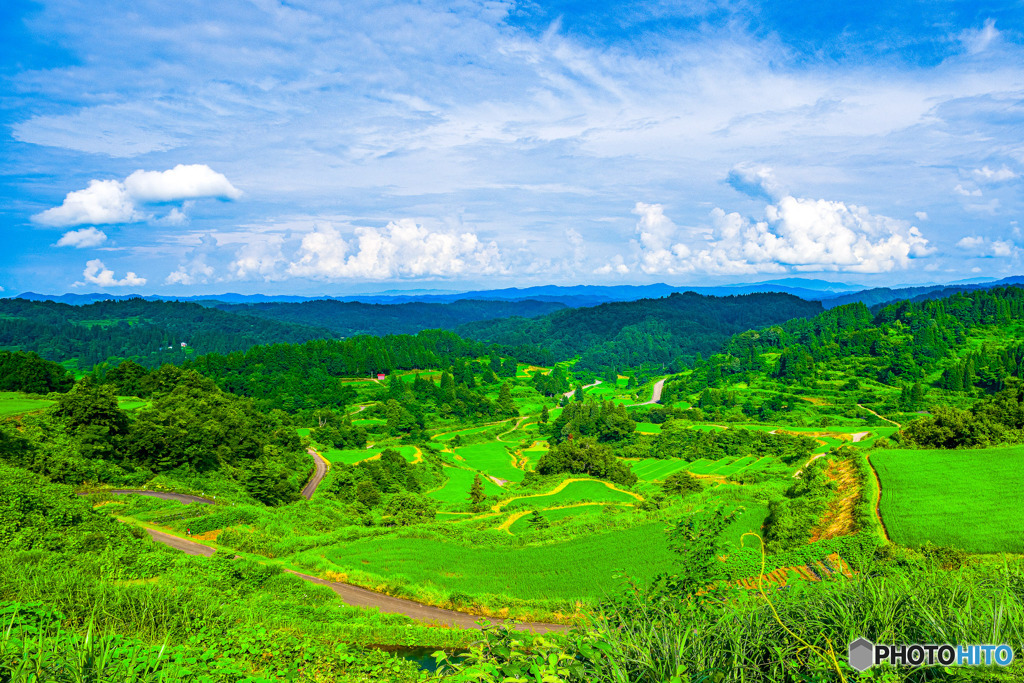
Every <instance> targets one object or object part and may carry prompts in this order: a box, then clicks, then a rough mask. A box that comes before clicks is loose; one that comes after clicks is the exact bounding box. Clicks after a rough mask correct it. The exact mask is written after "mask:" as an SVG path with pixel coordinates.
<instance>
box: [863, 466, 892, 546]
mask: <svg viewBox="0 0 1024 683" xmlns="http://www.w3.org/2000/svg"><path fill="white" fill-rule="evenodd" d="M864 461H865V462H866V463H867V464H868V469H869V470H871V474H872V475H873V476H874V477H875V486H877V487H878V496H877V497H876V498H875V505H874V507H875V519H877V520H878V526H879V528H881V530H882V536H884V537H885V540H886V541H888V542H889V543H892V539H891V538H889V530H888V529H886V528H885V522H884V521H882V478H881V477H879V476H878V470H876V469H875V466H874V465H873V464H871V455H870V454H868V453H865V454H864Z"/></svg>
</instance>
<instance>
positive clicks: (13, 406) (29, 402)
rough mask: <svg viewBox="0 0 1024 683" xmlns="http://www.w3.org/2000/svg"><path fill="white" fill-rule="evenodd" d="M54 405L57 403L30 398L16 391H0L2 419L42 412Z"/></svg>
mask: <svg viewBox="0 0 1024 683" xmlns="http://www.w3.org/2000/svg"><path fill="white" fill-rule="evenodd" d="M54 403H56V401H51V400H49V399H45V398H29V397H27V396H25V395H24V394H20V393H18V392H16V391H0V417H6V416H8V415H18V414H19V413H30V412H32V411H34V410H42V409H43V408H47V407H49V406H52V405H53V404H54Z"/></svg>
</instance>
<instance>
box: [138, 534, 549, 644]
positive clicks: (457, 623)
mask: <svg viewBox="0 0 1024 683" xmlns="http://www.w3.org/2000/svg"><path fill="white" fill-rule="evenodd" d="M146 531H147V532H149V535H150V536H151V537H152V538H153V540H154V541H156V542H158V543H163V544H164V545H167V546H170V547H172V548H175V549H176V550H180V551H182V552H183V553H187V554H189V555H204V556H206V557H209V556H210V555H213V553H214V552H216V550H215V549H214V548H211V547H210V546H208V545H205V544H203V543H197V542H196V541H190V540H188V539H184V538H179V537H178V536H172V535H171V534H165V533H163V532H161V531H156V530H154V529H146ZM285 571H286V572H288V573H289V574H294V575H295V576H297V577H299V578H300V579H302V580H304V581H309V582H310V583H317V584H320V585H321V586H327V587H328V588H330V589H331V590H332V591H334V592H335V593H336V594H337V596H338V597H339V598H341V600H342V602H344V603H345V604H347V605H351V606H353V607H365V608H373V607H376V608H377V609H379V610H380V611H381V612H388V613H391V614H404V615H405V616H407V617H410V618H412V619H416V620H417V621H423V622H426V623H430V624H437V625H440V626H448V627H452V628H466V629H479V628H480V625H479V624H477V623H476V622H477V620H478V619H481V618H482V617H480V616H477V615H475V614H466V613H465V612H456V611H455V610H450V609H442V608H440V607H433V606H432V605H424V604H422V603H419V602H415V601H413V600H406V599H404V598H396V597H393V596H391V595H384V594H383V593H377V592H376V591H371V590H368V589H366V588H360V587H359V586H352V585H349V584H347V583H338V582H337V581H328V580H327V579H319V578H317V577H315V576H310V575H309V574H303V573H301V572H296V571H292V570H291V569H286V570H285ZM488 620H489V621H490V622H491V623H494V624H501V623H503V622H504V620H503V619H499V618H497V617H489V618H488ZM515 627H516V629H517V630H521V631H529V632H531V633H550V632H561V631H566V630H568V627H567V626H565V625H563V624H546V623H542V622H527V623H517V624H516V625H515Z"/></svg>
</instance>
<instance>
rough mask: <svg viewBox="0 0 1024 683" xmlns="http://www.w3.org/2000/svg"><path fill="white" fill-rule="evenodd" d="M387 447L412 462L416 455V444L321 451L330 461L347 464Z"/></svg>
mask: <svg viewBox="0 0 1024 683" xmlns="http://www.w3.org/2000/svg"><path fill="white" fill-rule="evenodd" d="M385 448H393V449H394V450H396V451H398V452H399V453H401V454H402V456H403V457H404V458H405V459H406V460H408V461H409V462H412V461H413V459H415V457H416V447H415V446H381V447H379V448H359V449H350V450H339V449H337V448H326V449H324V450H323V451H322V452H321V455H323V456H324V457H325V458H327V459H328V460H329V461H330V462H332V463H335V462H343V463H345V464H346V465H352V464H355V463H357V462H359V461H361V460H366V459H367V458H372V457H373V456H375V455H379V454H380V453H382V452H383V451H384V449H385Z"/></svg>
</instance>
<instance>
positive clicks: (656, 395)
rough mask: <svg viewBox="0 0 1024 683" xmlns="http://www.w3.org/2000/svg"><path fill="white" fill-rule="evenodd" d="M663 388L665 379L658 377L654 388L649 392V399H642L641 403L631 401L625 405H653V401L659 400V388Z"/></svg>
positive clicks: (629, 406)
mask: <svg viewBox="0 0 1024 683" xmlns="http://www.w3.org/2000/svg"><path fill="white" fill-rule="evenodd" d="M664 388H665V380H664V379H659V380H658V381H657V382H655V383H654V390H653V391H652V392H651V400H650V401H644V402H643V403H633V404H632V405H628V406H626V407H627V408H636V407H637V406H653V405H654V404H655V403H657V402H658V401H660V400H661V390H662V389H664Z"/></svg>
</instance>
